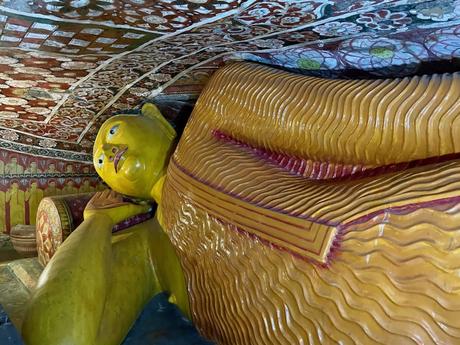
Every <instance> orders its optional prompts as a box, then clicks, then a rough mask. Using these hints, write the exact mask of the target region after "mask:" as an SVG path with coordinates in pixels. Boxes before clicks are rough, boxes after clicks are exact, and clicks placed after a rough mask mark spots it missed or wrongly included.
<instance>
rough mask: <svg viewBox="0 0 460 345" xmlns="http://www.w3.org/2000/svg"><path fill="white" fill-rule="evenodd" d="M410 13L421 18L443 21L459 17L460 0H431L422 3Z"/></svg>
mask: <svg viewBox="0 0 460 345" xmlns="http://www.w3.org/2000/svg"><path fill="white" fill-rule="evenodd" d="M410 13H412V14H415V15H416V16H417V18H419V19H423V20H433V21H435V22H445V21H448V20H450V19H453V18H458V17H460V1H458V0H456V1H441V0H438V1H431V2H427V3H422V4H419V5H417V6H415V8H414V9H413V10H411V11H410Z"/></svg>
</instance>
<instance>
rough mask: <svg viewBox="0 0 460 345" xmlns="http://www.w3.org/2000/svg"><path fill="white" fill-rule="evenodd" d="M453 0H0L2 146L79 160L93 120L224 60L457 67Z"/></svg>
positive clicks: (192, 90) (328, 67)
mask: <svg viewBox="0 0 460 345" xmlns="http://www.w3.org/2000/svg"><path fill="white" fill-rule="evenodd" d="M458 56H460V1H459V0H455V1H453V0H452V1H417V0H405V1H390V0H366V1H364V0H363V1H359V0H358V1H351V0H342V1H328V0H317V1H301V0H278V1H257V0H250V1H242V0H219V1H207V0H158V1H153V0H124V1H117V0H73V1H68V0H29V1H27V0H3V1H0V147H1V148H2V149H4V150H10V151H16V152H22V153H27V154H33V155H35V156H41V157H49V158H53V159H61V160H71V161H79V162H87V161H90V160H91V150H92V143H93V141H94V138H95V135H96V133H97V130H98V128H99V126H100V124H101V123H102V122H103V121H104V120H105V119H107V118H108V117H109V116H111V115H112V114H114V113H116V112H120V111H122V110H124V109H132V108H135V107H137V106H139V105H140V104H141V103H142V102H143V101H145V100H146V99H151V98H153V97H155V96H158V95H166V96H171V97H172V96H178V95H181V96H184V95H185V96H191V97H194V96H196V95H197V94H199V92H200V90H201V88H202V87H203V85H204V84H205V83H206V81H207V80H208V79H209V77H210V75H211V74H212V73H213V71H215V70H216V69H217V68H218V67H219V66H221V65H222V64H223V63H225V61H228V60H233V59H245V60H251V61H258V62H262V63H265V64H270V65H275V66H280V67H283V68H287V69H290V70H294V71H296V72H300V73H305V74H309V75H320V76H324V77H345V78H350V77H399V76H408V75H413V74H420V73H432V72H443V71H455V70H457V69H458V68H459V67H460V66H459V65H458V64H457V60H456V58H457V57H458Z"/></svg>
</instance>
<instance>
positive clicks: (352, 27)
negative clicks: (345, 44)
mask: <svg viewBox="0 0 460 345" xmlns="http://www.w3.org/2000/svg"><path fill="white" fill-rule="evenodd" d="M361 30H362V27H361V26H359V25H356V24H355V23H351V22H329V23H326V24H323V25H319V26H317V27H315V28H314V29H313V31H315V32H317V33H319V34H320V35H322V36H347V35H353V34H357V33H358V32H360V31H361Z"/></svg>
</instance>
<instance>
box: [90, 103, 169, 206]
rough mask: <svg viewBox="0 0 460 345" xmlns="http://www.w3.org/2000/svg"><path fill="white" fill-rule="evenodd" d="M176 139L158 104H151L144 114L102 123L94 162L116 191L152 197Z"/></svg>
mask: <svg viewBox="0 0 460 345" xmlns="http://www.w3.org/2000/svg"><path fill="white" fill-rule="evenodd" d="M168 126H169V127H168ZM171 130H172V132H171ZM174 139H175V132H174V130H173V129H172V127H171V126H170V125H169V123H167V121H166V120H165V119H164V118H163V117H162V116H161V114H160V113H159V111H158V109H157V108H156V107H155V106H154V105H151V104H147V105H145V106H144V107H143V108H142V115H116V116H114V117H112V118H110V119H108V120H107V121H106V122H105V123H104V124H103V125H102V126H101V128H100V129H99V132H98V134H97V137H96V141H95V143H94V149H93V155H94V156H93V163H94V166H95V168H96V171H97V173H98V174H99V176H100V177H101V178H102V179H103V180H104V181H105V182H106V183H107V184H108V185H109V186H110V188H112V189H113V190H115V191H117V192H119V193H121V194H125V195H129V196H133V197H137V198H144V199H150V198H151V190H152V189H153V187H154V186H155V184H156V183H157V182H158V180H159V179H160V178H161V177H162V176H163V174H164V172H165V167H166V165H167V163H168V160H169V155H170V153H171V149H172V147H173V143H174Z"/></svg>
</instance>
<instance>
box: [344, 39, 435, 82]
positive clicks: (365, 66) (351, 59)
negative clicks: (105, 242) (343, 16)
mask: <svg viewBox="0 0 460 345" xmlns="http://www.w3.org/2000/svg"><path fill="white" fill-rule="evenodd" d="M338 54H339V56H340V57H341V59H342V60H343V61H344V62H345V64H346V66H347V67H348V68H351V69H359V70H365V71H373V72H374V73H376V74H379V73H386V74H387V73H388V71H389V70H392V71H395V70H401V69H414V68H416V67H417V65H418V63H419V62H420V61H422V60H425V59H427V58H428V52H427V50H426V49H425V47H424V46H423V45H422V44H419V43H416V42H409V41H400V40H394V39H387V38H383V37H381V38H373V37H371V36H367V37H361V38H354V39H351V40H347V41H344V42H343V43H342V44H341V46H340V47H339V50H338ZM384 68H385V69H388V70H387V71H382V72H380V70H381V69H384Z"/></svg>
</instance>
